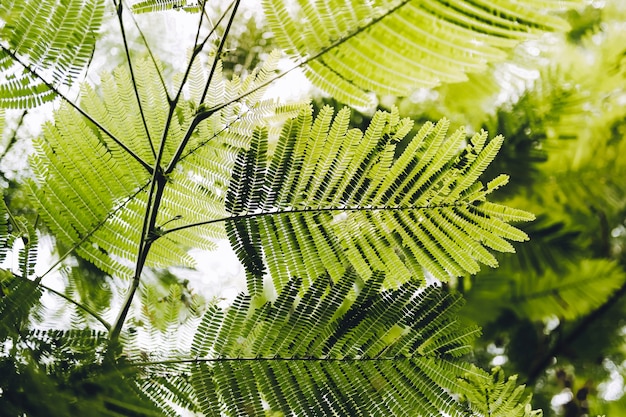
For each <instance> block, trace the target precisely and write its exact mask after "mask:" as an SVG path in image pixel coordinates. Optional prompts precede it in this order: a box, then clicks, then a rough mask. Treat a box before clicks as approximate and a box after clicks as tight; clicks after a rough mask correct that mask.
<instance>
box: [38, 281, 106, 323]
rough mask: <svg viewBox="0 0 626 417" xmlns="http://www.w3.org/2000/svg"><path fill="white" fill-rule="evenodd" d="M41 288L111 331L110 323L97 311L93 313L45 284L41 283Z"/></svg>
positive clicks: (88, 308)
mask: <svg viewBox="0 0 626 417" xmlns="http://www.w3.org/2000/svg"><path fill="white" fill-rule="evenodd" d="M39 286H40V287H41V288H43V289H44V290H46V291H50V292H51V293H53V294H55V295H57V296H59V297H61V298H63V299H64V300H65V301H67V302H69V303H71V304H74V305H75V306H76V307H78V308H80V309H81V310H83V311H84V312H86V313H87V314H89V315H90V316H91V317H93V318H94V319H96V320H98V321H99V322H100V324H102V325H103V326H104V328H105V329H106V330H107V331H109V330H111V325H110V324H109V322H107V321H106V320H105V319H103V318H102V317H101V316H100V315H99V314H98V313H96V312H95V311H93V310H92V309H91V308H90V307H88V306H86V305H84V304H81V303H79V302H78V301H75V300H73V299H72V298H70V297H68V296H67V295H65V294H63V293H62V292H59V291H57V290H55V289H54V288H50V287H48V286H46V285H44V284H41V283H39Z"/></svg>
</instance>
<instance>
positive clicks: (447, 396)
mask: <svg viewBox="0 0 626 417" xmlns="http://www.w3.org/2000/svg"><path fill="white" fill-rule="evenodd" d="M357 280H358V278H357V276H356V275H355V274H353V273H348V274H346V275H345V276H343V277H342V278H341V279H340V280H339V282H338V283H337V284H335V285H331V284H330V280H329V277H328V276H322V277H320V278H318V279H317V280H315V281H314V283H313V284H312V285H311V286H310V287H309V288H308V290H306V291H304V293H302V290H303V288H302V280H300V279H294V280H292V281H289V283H288V284H287V286H286V287H285V289H284V290H283V292H282V293H281V294H280V295H279V296H278V298H277V299H276V300H275V301H274V302H272V303H266V304H263V305H257V306H255V305H254V304H253V303H252V302H251V298H250V297H249V296H246V295H240V296H239V297H238V298H237V299H236V300H235V302H234V303H233V305H232V306H231V307H230V308H229V309H228V310H227V311H224V310H221V309H220V308H218V307H212V308H210V309H209V310H208V311H207V312H206V313H205V316H204V318H203V319H202V322H201V323H200V325H199V327H198V330H197V332H196V335H195V337H194V341H193V344H192V350H191V353H190V354H191V357H192V359H190V360H186V359H183V360H182V361H180V364H179V365H180V366H182V367H183V368H185V366H187V368H186V370H183V369H181V370H180V371H179V372H180V373H181V374H183V375H184V374H187V373H188V372H190V373H191V375H190V376H191V377H190V379H189V382H188V383H189V384H190V385H191V386H192V387H193V395H189V397H188V398H190V401H191V402H192V403H194V404H197V405H198V408H199V410H197V411H200V412H202V413H204V414H205V415H219V414H220V412H222V413H225V414H226V415H232V416H234V415H251V414H252V415H264V413H267V412H272V411H273V412H282V413H284V415H290V414H291V413H293V412H295V411H296V410H297V412H298V414H299V415H312V416H313V415H367V416H370V415H381V416H382V415H385V416H389V415H398V416H406V415H442V414H443V413H445V414H447V415H452V416H461V415H466V413H467V411H468V409H467V408H466V406H465V405H464V404H461V403H460V402H459V401H458V397H457V396H456V395H453V394H452V393H453V392H455V393H462V394H463V393H465V394H467V395H468V396H470V394H471V392H470V391H468V392H465V387H466V384H465V383H464V382H463V381H462V380H460V379H459V378H464V379H465V378H468V375H472V378H473V379H472V380H473V381H480V380H483V382H484V383H485V384H486V385H487V384H488V383H489V378H488V376H487V375H486V374H485V373H484V372H482V371H480V370H478V369H476V368H474V367H473V366H472V365H470V364H469V363H467V362H465V361H463V360H461V359H460V358H461V356H462V355H464V354H465V353H467V352H469V351H470V350H471V347H470V345H469V344H470V343H471V341H472V339H473V338H474V337H475V336H476V335H477V333H478V330H477V329H476V328H474V327H464V326H461V325H460V323H459V322H458V321H457V319H456V314H457V313H458V310H459V308H460V307H461V305H462V301H461V299H460V298H459V297H458V296H456V295H451V294H448V293H446V292H445V291H443V290H442V289H441V288H439V287H427V288H425V289H420V288H419V286H418V285H417V284H415V283H407V284H405V285H403V286H402V287H400V288H398V289H397V290H389V291H381V284H382V282H383V280H384V277H383V275H382V274H376V275H375V276H374V277H373V278H372V279H370V280H369V281H367V283H366V284H365V286H364V287H363V288H362V289H361V291H360V292H359V293H358V295H356V297H354V296H349V294H350V293H351V291H352V289H353V288H354V284H355V282H356V281H357ZM298 294H302V296H301V297H300V296H299V295H298ZM168 363H170V364H172V363H177V361H176V360H172V361H168ZM141 366H143V367H145V377H146V381H155V378H156V377H157V376H159V375H161V376H162V377H165V376H169V377H171V376H172V375H173V374H172V372H171V371H172V368H171V366H169V367H164V366H163V365H162V363H160V362H158V361H157V362H156V363H154V365H152V364H150V363H145V364H142V365H141ZM177 372H178V371H177ZM183 375H180V377H179V378H178V379H175V380H172V379H171V378H170V380H171V381H176V382H171V383H170V384H169V385H167V386H161V391H163V393H164V394H163V395H166V394H165V392H167V390H168V388H170V389H177V390H182V391H184V392H187V393H188V389H187V388H185V386H186V385H185V383H184V380H185V377H184V376H183ZM155 385H158V383H151V384H150V387H151V388H150V390H151V391H153V392H156V391H158V390H156V387H155ZM472 389H473V388H472ZM194 399H195V400H194Z"/></svg>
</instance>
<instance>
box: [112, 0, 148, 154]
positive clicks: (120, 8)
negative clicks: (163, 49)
mask: <svg viewBox="0 0 626 417" xmlns="http://www.w3.org/2000/svg"><path fill="white" fill-rule="evenodd" d="M113 3H114V4H115V8H116V14H117V19H118V21H119V24H120V32H121V34H122V40H123V42H124V51H125V52H126V61H128V70H129V71H130V79H131V81H132V83H133V91H134V92H135V99H136V100H137V106H138V107H139V114H140V115H141V121H142V122H143V128H144V130H145V131H146V137H147V139H148V143H149V144H150V150H152V156H153V157H155V158H156V151H155V150H154V144H153V143H152V138H151V137H150V129H148V123H147V122H146V115H145V114H144V112H143V106H142V105H141V98H140V97H139V89H138V88H137V80H136V79H135V71H134V70H133V63H132V60H131V59H130V48H129V47H128V40H127V39H126V30H125V29H124V22H123V19H122V17H123V16H122V15H123V13H124V7H123V2H122V1H121V0H117V1H114V2H113ZM151 55H152V54H151ZM157 72H158V68H157Z"/></svg>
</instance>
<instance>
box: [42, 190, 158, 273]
mask: <svg viewBox="0 0 626 417" xmlns="http://www.w3.org/2000/svg"><path fill="white" fill-rule="evenodd" d="M148 184H149V183H146V184H145V185H144V186H142V187H140V188H139V189H138V190H137V191H135V192H134V193H133V194H132V195H130V196H129V197H128V198H127V199H126V200H124V201H123V202H122V203H120V205H118V206H117V207H116V208H115V209H113V210H111V211H110V212H109V213H108V214H107V215H106V216H105V218H104V219H102V221H100V222H99V223H98V224H96V225H95V226H94V228H93V229H92V230H91V231H90V232H89V233H87V234H86V235H85V236H83V238H82V239H80V240H79V241H78V242H76V243H74V244H73V245H72V247H71V248H69V249H68V250H67V251H66V252H65V253H64V254H63V255H61V256H60V257H59V259H58V260H57V261H56V262H55V263H54V264H52V266H50V267H49V268H48V270H47V271H46V272H44V273H43V274H42V275H41V278H45V276H46V275H48V274H49V273H51V272H52V271H54V270H55V269H56V267H57V266H59V265H61V263H62V262H63V261H64V260H65V259H66V258H67V257H68V256H69V255H71V254H72V253H73V252H74V251H75V250H76V249H78V248H79V247H80V246H81V245H82V244H83V243H85V242H86V241H87V239H89V238H90V237H91V236H93V234H94V233H96V232H97V231H98V230H100V228H101V227H102V226H104V225H105V224H106V222H107V221H108V220H109V219H110V218H112V217H113V216H115V215H116V214H117V213H118V212H119V211H120V210H122V209H123V208H124V207H126V204H128V203H129V202H131V201H132V200H133V199H134V198H135V197H137V195H139V193H141V192H142V191H143V190H145V189H146V187H147V186H148Z"/></svg>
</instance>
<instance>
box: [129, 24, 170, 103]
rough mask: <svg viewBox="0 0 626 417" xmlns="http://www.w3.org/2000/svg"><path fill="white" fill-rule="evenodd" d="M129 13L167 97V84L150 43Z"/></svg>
mask: <svg viewBox="0 0 626 417" xmlns="http://www.w3.org/2000/svg"><path fill="white" fill-rule="evenodd" d="M129 15H130V18H131V20H132V21H133V24H134V25H135V28H137V31H138V32H139V37H141V41H142V42H143V44H144V45H145V47H146V49H147V50H148V55H149V56H150V60H151V61H152V64H153V65H154V68H155V69H156V71H157V74H159V81H161V87H162V88H163V91H164V92H165V94H166V95H167V96H168V98H169V93H168V91H167V85H166V84H165V79H164V78H163V74H162V73H161V70H160V69H159V65H158V64H157V60H156V57H155V56H154V54H153V53H152V48H150V45H149V44H148V40H147V39H146V37H145V35H144V34H143V30H141V27H140V26H139V23H138V22H137V19H135V15H134V14H133V13H129Z"/></svg>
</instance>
